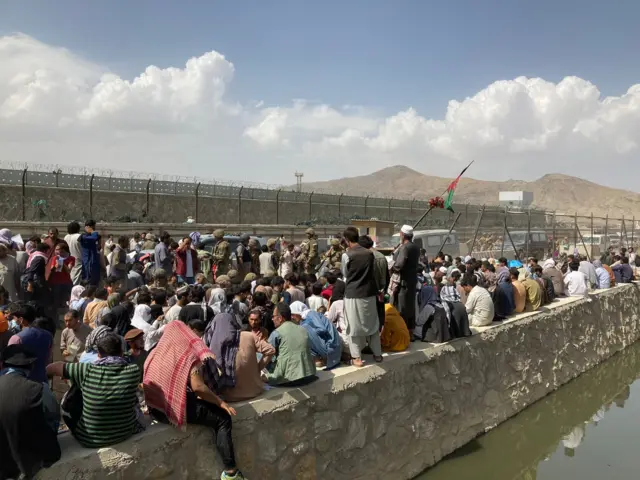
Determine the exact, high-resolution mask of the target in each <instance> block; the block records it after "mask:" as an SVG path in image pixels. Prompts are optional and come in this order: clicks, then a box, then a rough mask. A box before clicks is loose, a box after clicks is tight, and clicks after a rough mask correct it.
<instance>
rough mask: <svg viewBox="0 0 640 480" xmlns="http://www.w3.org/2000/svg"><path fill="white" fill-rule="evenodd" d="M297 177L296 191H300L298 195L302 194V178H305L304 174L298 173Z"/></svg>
mask: <svg viewBox="0 0 640 480" xmlns="http://www.w3.org/2000/svg"><path fill="white" fill-rule="evenodd" d="M295 176H296V190H297V191H298V193H300V192H302V177H304V173H302V172H296V173H295Z"/></svg>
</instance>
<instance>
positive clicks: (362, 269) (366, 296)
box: [341, 227, 415, 367]
mask: <svg viewBox="0 0 640 480" xmlns="http://www.w3.org/2000/svg"><path fill="white" fill-rule="evenodd" d="M344 237H345V238H346V240H347V242H348V245H349V248H348V249H347V251H346V253H345V254H344V255H343V256H342V262H341V264H342V265H341V267H342V271H343V272H345V283H346V285H345V295H344V307H343V308H344V319H345V322H346V323H347V330H346V334H347V335H348V336H349V340H350V342H349V350H350V353H351V357H352V360H351V364H352V365H353V366H355V367H363V366H364V362H363V361H362V349H363V348H364V347H365V346H366V345H367V343H368V344H369V348H371V351H372V352H373V358H374V360H375V361H376V362H381V361H382V346H381V344H380V332H379V326H380V323H379V320H378V312H377V310H376V293H377V290H376V281H375V278H374V257H373V253H371V252H370V251H369V250H367V249H366V248H364V247H362V246H361V245H360V244H359V243H358V240H359V239H360V235H359V234H358V230H357V229H356V228H355V227H347V228H346V229H345V231H344ZM413 290H414V295H415V283H414V289H413Z"/></svg>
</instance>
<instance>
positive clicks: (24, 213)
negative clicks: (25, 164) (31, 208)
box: [22, 168, 27, 222]
mask: <svg viewBox="0 0 640 480" xmlns="http://www.w3.org/2000/svg"><path fill="white" fill-rule="evenodd" d="M26 201H27V169H26V168H25V169H24V170H22V221H23V222H24V221H26V220H27V209H26V205H25V202H26Z"/></svg>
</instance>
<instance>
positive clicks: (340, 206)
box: [338, 193, 344, 215]
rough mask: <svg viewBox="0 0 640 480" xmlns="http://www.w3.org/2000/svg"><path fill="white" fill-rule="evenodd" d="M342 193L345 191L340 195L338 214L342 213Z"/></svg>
mask: <svg viewBox="0 0 640 480" xmlns="http://www.w3.org/2000/svg"><path fill="white" fill-rule="evenodd" d="M342 195H344V193H341V194H340V196H339V197H338V215H342Z"/></svg>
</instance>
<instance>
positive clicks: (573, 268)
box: [569, 262, 580, 272]
mask: <svg viewBox="0 0 640 480" xmlns="http://www.w3.org/2000/svg"><path fill="white" fill-rule="evenodd" d="M569 268H570V269H571V271H572V272H576V271H578V269H579V268H580V263H579V262H571V263H570V264H569Z"/></svg>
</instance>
